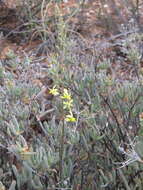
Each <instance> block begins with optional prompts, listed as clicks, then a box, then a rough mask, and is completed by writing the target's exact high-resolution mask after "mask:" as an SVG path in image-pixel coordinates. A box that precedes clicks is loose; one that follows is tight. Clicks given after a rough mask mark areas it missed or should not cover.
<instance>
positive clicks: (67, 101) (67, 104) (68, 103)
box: [49, 86, 76, 122]
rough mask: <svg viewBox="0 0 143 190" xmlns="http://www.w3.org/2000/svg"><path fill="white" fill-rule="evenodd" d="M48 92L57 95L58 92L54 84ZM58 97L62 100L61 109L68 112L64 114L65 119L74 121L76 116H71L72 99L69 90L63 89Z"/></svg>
mask: <svg viewBox="0 0 143 190" xmlns="http://www.w3.org/2000/svg"><path fill="white" fill-rule="evenodd" d="M49 93H50V94H52V95H53V96H57V95H59V94H60V93H59V92H58V89H57V88H56V86H54V87H53V88H52V89H50V91H49ZM60 98H61V99H62V101H63V109H64V110H66V112H68V114H67V115H66V116H65V121H66V122H75V121H76V118H75V117H74V116H73V113H72V107H73V99H72V96H71V94H70V92H68V90H67V89H64V90H63V93H62V95H61V96H60Z"/></svg>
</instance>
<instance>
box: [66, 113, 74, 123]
mask: <svg viewBox="0 0 143 190" xmlns="http://www.w3.org/2000/svg"><path fill="white" fill-rule="evenodd" d="M65 121H67V122H75V121H76V118H75V117H74V116H73V114H72V113H70V114H69V115H66V118H65Z"/></svg>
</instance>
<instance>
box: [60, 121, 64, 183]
mask: <svg viewBox="0 0 143 190" xmlns="http://www.w3.org/2000/svg"><path fill="white" fill-rule="evenodd" d="M64 134H65V124H64V120H63V125H62V130H61V142H60V151H59V157H60V162H59V173H60V181H62V178H63V152H64Z"/></svg>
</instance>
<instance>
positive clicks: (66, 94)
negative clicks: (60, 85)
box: [61, 89, 71, 100]
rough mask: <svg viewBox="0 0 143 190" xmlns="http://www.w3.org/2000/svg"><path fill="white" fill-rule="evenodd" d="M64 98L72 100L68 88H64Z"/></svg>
mask: <svg viewBox="0 0 143 190" xmlns="http://www.w3.org/2000/svg"><path fill="white" fill-rule="evenodd" d="M61 98H62V99H66V100H71V94H70V93H69V92H68V90H67V89H64V93H63V95H62V96H61Z"/></svg>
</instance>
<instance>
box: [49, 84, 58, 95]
mask: <svg viewBox="0 0 143 190" xmlns="http://www.w3.org/2000/svg"><path fill="white" fill-rule="evenodd" d="M49 93H50V94H52V95H54V96H57V95H59V92H58V89H57V88H56V86H53V88H52V89H50V91H49Z"/></svg>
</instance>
